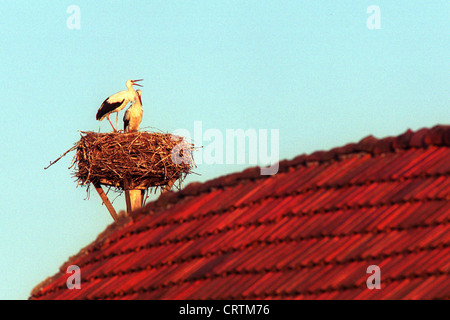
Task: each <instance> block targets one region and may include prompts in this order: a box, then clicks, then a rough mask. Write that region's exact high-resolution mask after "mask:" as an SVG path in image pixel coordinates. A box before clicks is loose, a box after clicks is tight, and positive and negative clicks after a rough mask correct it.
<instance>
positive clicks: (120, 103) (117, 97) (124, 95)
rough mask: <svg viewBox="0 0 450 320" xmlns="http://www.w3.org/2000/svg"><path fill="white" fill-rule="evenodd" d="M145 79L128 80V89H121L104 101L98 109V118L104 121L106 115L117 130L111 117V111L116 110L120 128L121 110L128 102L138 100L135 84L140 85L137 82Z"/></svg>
mask: <svg viewBox="0 0 450 320" xmlns="http://www.w3.org/2000/svg"><path fill="white" fill-rule="evenodd" d="M142 80H144V79H138V80H127V83H126V86H127V88H128V90H127V91H126V90H122V91H119V92H117V93H115V94H113V95H112V96H110V97H108V98H106V99H105V101H103V103H102V105H101V107H100V109H98V111H97V116H96V118H97V120H99V121H102V120H103V119H104V118H105V117H106V118H107V119H108V121H109V123H110V124H111V127H112V128H113V130H114V131H117V130H116V128H114V126H113V124H112V123H111V120H110V119H109V115H110V114H111V113H114V112H116V113H117V114H116V125H117V129H119V111H120V110H122V109H123V108H125V107H126V105H127V104H128V102H130V101H133V100H136V99H135V98H136V96H137V93H136V91H134V88H133V86H140V87H142V86H141V85H140V84H138V83H136V82H138V81H142Z"/></svg>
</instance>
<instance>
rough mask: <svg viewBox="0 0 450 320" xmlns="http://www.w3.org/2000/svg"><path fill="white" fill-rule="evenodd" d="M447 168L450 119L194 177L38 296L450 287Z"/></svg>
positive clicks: (352, 295)
mask: <svg viewBox="0 0 450 320" xmlns="http://www.w3.org/2000/svg"><path fill="white" fill-rule="evenodd" d="M449 177H450V126H436V127H434V128H431V129H422V130H419V131H417V132H412V131H410V130H408V131H407V132H406V133H404V134H402V135H400V136H398V137H388V138H385V139H376V138H374V137H372V136H370V137H367V138H365V139H363V140H361V141H360V142H359V143H355V144H348V145H346V146H343V147H340V148H334V149H332V150H330V151H326V152H324V151H319V152H315V153H313V154H311V155H301V156H298V157H296V158H294V159H293V160H289V161H282V162H280V167H279V172H278V174H276V175H273V176H262V175H260V171H259V168H251V169H247V170H245V171H243V172H240V173H236V174H231V175H227V176H223V177H220V178H217V179H214V180H211V181H208V182H206V183H203V184H200V183H192V184H190V185H188V186H187V187H186V188H185V189H183V190H181V191H180V192H177V193H173V192H170V193H167V194H165V195H163V196H161V197H160V199H159V200H158V201H156V202H152V203H150V204H148V205H147V206H145V207H144V208H142V209H140V210H138V211H136V212H134V213H133V214H132V215H131V217H130V216H129V217H124V218H122V219H121V220H120V221H118V222H117V223H114V224H112V225H111V226H110V227H108V229H107V230H106V231H105V232H104V233H103V234H101V235H100V236H99V237H98V239H97V240H96V241H95V242H94V243H92V244H91V245H89V246H88V247H86V248H84V249H82V250H81V251H80V252H79V253H78V254H77V255H76V256H74V257H72V258H70V259H69V261H68V262H66V263H65V264H64V265H63V266H62V267H61V268H60V272H59V273H57V274H56V275H55V276H53V277H52V278H49V279H47V280H46V281H44V282H43V283H41V284H40V285H39V286H37V287H36V288H35V289H34V290H33V292H32V294H31V297H30V298H31V299H260V298H262V299H266V298H267V299H442V298H450V275H449V272H450V247H449V244H450V226H449V222H450V221H449V219H450V201H449V200H450V178H449ZM71 264H75V265H78V266H79V267H80V268H81V277H82V279H81V289H80V290H76V289H75V290H69V289H67V286H66V280H67V278H68V277H69V276H70V274H66V268H67V266H68V265H71ZM370 265H378V266H379V267H380V270H381V289H379V290H377V289H373V290H370V289H368V288H367V285H366V280H367V279H368V277H369V276H370V275H371V274H367V273H366V271H367V267H368V266H370Z"/></svg>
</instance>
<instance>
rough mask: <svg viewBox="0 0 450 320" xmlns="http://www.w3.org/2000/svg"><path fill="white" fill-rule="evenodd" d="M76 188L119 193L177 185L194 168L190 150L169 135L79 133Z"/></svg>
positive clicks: (187, 144)
mask: <svg viewBox="0 0 450 320" xmlns="http://www.w3.org/2000/svg"><path fill="white" fill-rule="evenodd" d="M75 147H76V155H75V157H74V160H73V165H74V166H75V173H74V176H75V178H76V180H77V183H78V185H86V184H89V183H93V184H96V183H97V184H98V183H100V184H103V185H109V186H112V187H116V188H121V189H122V190H127V189H147V188H151V187H164V186H166V185H167V184H169V183H170V182H171V181H174V180H175V181H176V180H178V181H179V182H180V183H181V182H182V181H183V180H184V178H185V177H186V175H187V174H188V173H190V172H191V170H192V168H193V167H194V166H195V163H194V160H193V157H192V151H193V149H194V146H193V145H192V144H190V143H188V142H187V141H185V140H184V139H183V138H182V137H179V136H175V135H172V134H169V133H155V132H145V131H139V132H132V133H119V132H111V133H95V132H84V131H81V139H80V141H78V142H77V143H76V145H75Z"/></svg>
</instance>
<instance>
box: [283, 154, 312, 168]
mask: <svg viewBox="0 0 450 320" xmlns="http://www.w3.org/2000/svg"><path fill="white" fill-rule="evenodd" d="M305 159H306V155H305V154H302V155H299V156H296V157H295V158H294V159H292V161H291V163H290V165H291V166H298V165H302V164H304V163H305ZM280 166H281V162H280Z"/></svg>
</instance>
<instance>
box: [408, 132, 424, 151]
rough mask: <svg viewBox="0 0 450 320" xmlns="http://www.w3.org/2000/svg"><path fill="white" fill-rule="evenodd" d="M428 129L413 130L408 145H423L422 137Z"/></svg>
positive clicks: (414, 146) (418, 146) (416, 146)
mask: <svg viewBox="0 0 450 320" xmlns="http://www.w3.org/2000/svg"><path fill="white" fill-rule="evenodd" d="M427 132H428V129H425V128H424V129H420V130H419V131H416V132H413V133H412V135H411V139H410V141H409V146H410V147H413V148H420V147H423V146H425V144H424V138H425V135H426V134H427Z"/></svg>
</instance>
